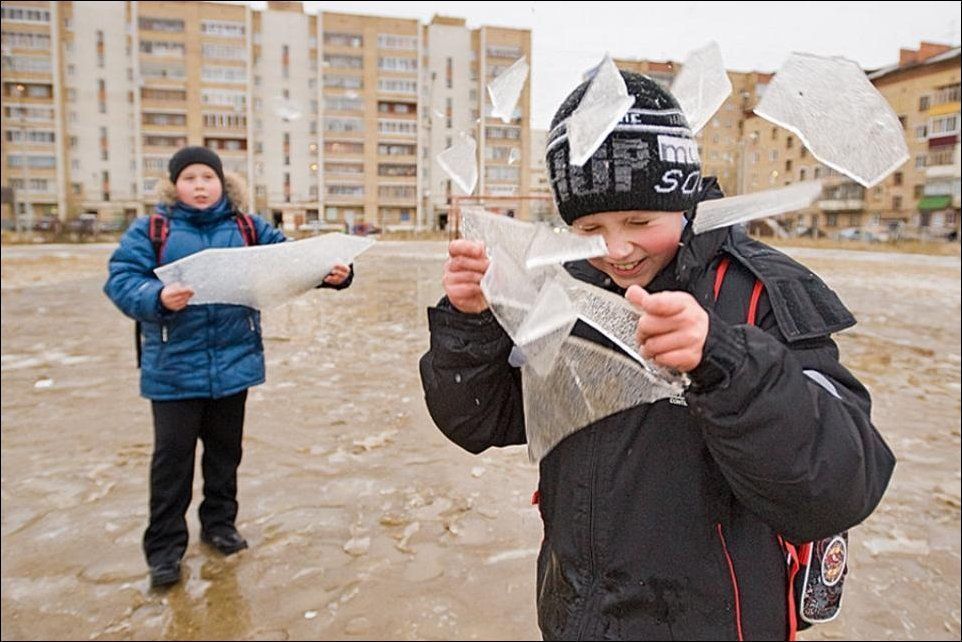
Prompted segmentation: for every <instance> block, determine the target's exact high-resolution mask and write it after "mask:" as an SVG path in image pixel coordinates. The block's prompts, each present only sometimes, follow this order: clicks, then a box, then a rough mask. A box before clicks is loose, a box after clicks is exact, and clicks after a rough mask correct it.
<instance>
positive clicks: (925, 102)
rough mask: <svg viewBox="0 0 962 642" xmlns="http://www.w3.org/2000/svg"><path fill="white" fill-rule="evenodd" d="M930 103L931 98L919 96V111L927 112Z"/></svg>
mask: <svg viewBox="0 0 962 642" xmlns="http://www.w3.org/2000/svg"><path fill="white" fill-rule="evenodd" d="M929 102H930V97H929V96H919V111H927V110H928V108H929Z"/></svg>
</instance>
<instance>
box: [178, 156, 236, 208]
mask: <svg viewBox="0 0 962 642" xmlns="http://www.w3.org/2000/svg"><path fill="white" fill-rule="evenodd" d="M176 187H177V200H179V201H180V202H181V203H184V204H185V205H190V206H191V207H196V208H197V209H199V210H202V209H204V208H207V207H210V206H211V205H213V204H214V203H216V202H217V201H219V200H220V196H221V194H223V193H224V187H223V186H222V185H221V184H220V178H218V177H217V173H216V172H215V171H214V170H213V169H211V168H210V167H208V166H207V165H204V164H203V163H194V164H193V165H188V166H187V167H185V168H184V169H183V170H181V172H180V175H178V176H177V185H176Z"/></svg>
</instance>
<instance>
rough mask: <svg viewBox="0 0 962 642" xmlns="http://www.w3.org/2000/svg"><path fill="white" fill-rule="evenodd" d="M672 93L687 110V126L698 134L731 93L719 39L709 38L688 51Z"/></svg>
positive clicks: (672, 87)
mask: <svg viewBox="0 0 962 642" xmlns="http://www.w3.org/2000/svg"><path fill="white" fill-rule="evenodd" d="M671 93H672V94H673V95H674V96H675V98H677V99H678V102H679V104H680V105H681V109H682V111H683V112H685V118H686V119H687V120H688V127H689V128H690V129H691V133H692V134H697V133H698V132H699V131H700V130H701V129H702V127H704V126H705V125H706V124H707V123H708V121H709V120H711V117H712V116H713V115H714V114H715V112H716V111H718V109H719V108H720V107H721V106H722V104H723V103H724V102H725V100H727V99H728V97H729V96H730V95H731V93H732V83H731V81H730V80H729V79H728V73H726V71H725V63H724V62H722V55H721V49H719V47H718V43H715V42H710V43H708V44H707V45H705V46H704V47H702V48H701V49H696V50H694V51H692V52H691V53H690V54H688V57H687V58H685V63H684V64H683V65H682V68H681V72H679V74H678V75H677V76H676V77H675V80H674V82H672V84H671Z"/></svg>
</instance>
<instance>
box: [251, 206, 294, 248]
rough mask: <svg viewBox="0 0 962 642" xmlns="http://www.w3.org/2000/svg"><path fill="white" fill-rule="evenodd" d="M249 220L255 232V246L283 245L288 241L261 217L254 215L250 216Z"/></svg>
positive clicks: (282, 233)
mask: <svg viewBox="0 0 962 642" xmlns="http://www.w3.org/2000/svg"><path fill="white" fill-rule="evenodd" d="M251 218H252V219H253V220H254V227H255V229H256V230H257V244H258V245H270V244H271V243H283V242H284V241H286V240H288V239H287V237H286V236H284V232H281V231H280V230H279V229H277V228H276V227H274V226H273V225H271V224H270V223H268V222H267V221H265V220H264V219H263V218H262V217H260V216H257V215H256V214H254V215H252V216H251Z"/></svg>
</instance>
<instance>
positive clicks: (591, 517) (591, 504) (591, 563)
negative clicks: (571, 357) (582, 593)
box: [578, 430, 598, 640]
mask: <svg viewBox="0 0 962 642" xmlns="http://www.w3.org/2000/svg"><path fill="white" fill-rule="evenodd" d="M597 438H598V431H597V430H596V431H594V433H593V434H592V435H591V451H590V455H591V459H590V462H591V465H590V466H589V468H588V577H589V578H591V581H590V583H589V586H591V587H592V588H591V589H590V590H593V589H594V577H595V471H596V469H597V463H598V454H597V452H596V447H595V446H596V441H595V440H596V439H597ZM587 601H588V602H592V601H593V600H592V599H589V600H587ZM587 628H588V618H586V617H585V615H584V611H582V613H581V627H580V630H579V631H578V639H579V640H584V639H585V629H587Z"/></svg>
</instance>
